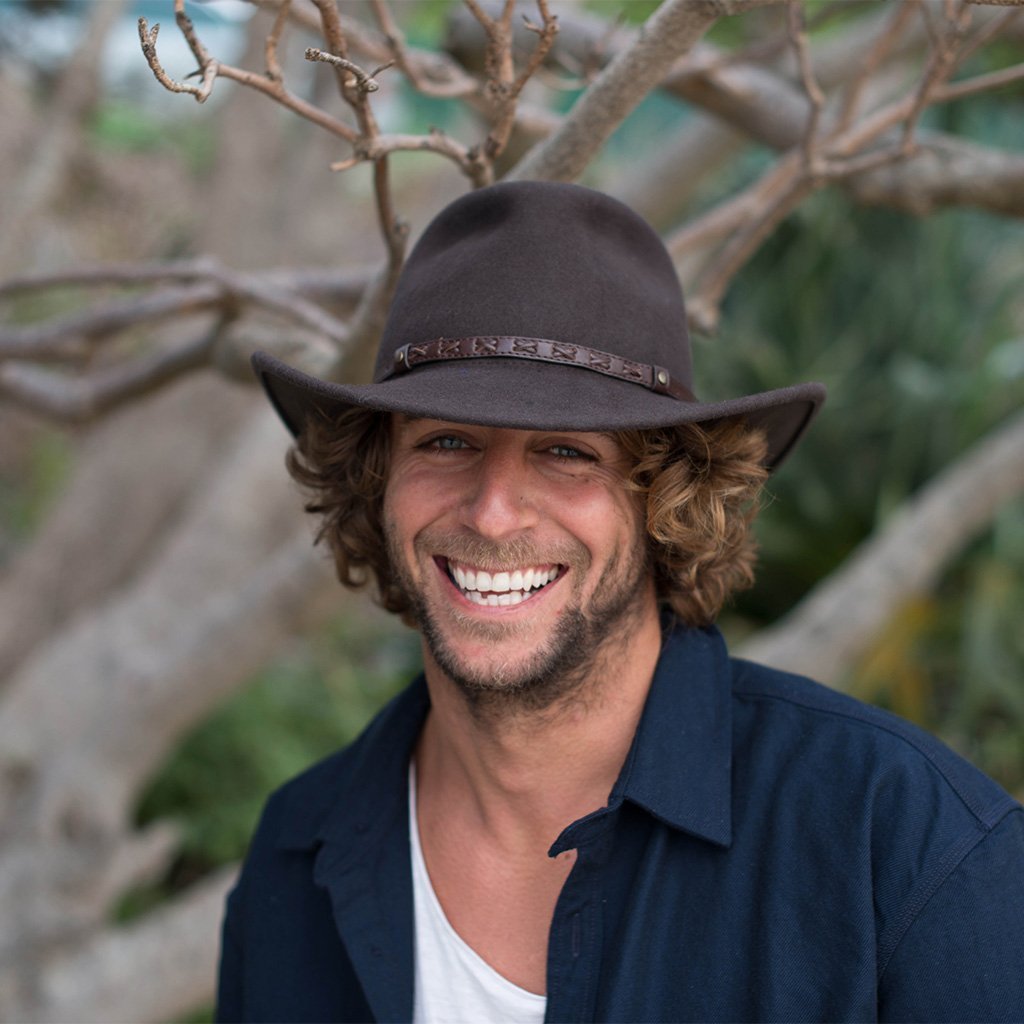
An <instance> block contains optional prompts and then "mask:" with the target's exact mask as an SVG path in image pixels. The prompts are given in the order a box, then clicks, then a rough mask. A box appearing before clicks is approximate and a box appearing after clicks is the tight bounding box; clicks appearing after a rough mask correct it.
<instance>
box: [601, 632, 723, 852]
mask: <svg viewBox="0 0 1024 1024" xmlns="http://www.w3.org/2000/svg"><path fill="white" fill-rule="evenodd" d="M663 635H664V639H663V646H662V651H661V657H660V658H659V659H658V665H657V668H656V669H655V672H654V679H653V680H652V682H651V689H650V693H649V694H648V697H647V703H646V705H645V706H644V711H643V715H642V716H641V718H640V725H639V726H638V728H637V732H636V736H635V738H634V740H633V745H632V747H631V749H630V752H629V755H628V756H627V758H626V762H625V764H624V765H623V767H622V772H621V773H620V775H619V779H618V781H617V782H616V784H615V786H614V788H613V789H612V793H611V798H610V800H609V806H611V807H614V806H616V805H617V803H619V802H621V801H622V800H624V799H625V800H629V801H631V802H632V803H634V804H637V805H639V806H640V807H643V808H644V809H645V810H647V811H648V812H650V813H651V814H653V815H654V816H655V817H656V818H658V819H659V820H661V821H664V822H665V823H666V824H668V825H671V826H672V827H673V828H677V829H680V830H682V831H684V832H688V833H690V834H692V835H695V836H698V837H700V838H703V839H707V840H709V841H710V842H713V843H717V844H718V845H720V846H728V845H729V844H730V842H731V841H732V813H731V812H732V799H731V796H732V714H731V711H732V701H731V697H732V686H731V673H730V668H729V657H728V653H727V651H726V648H725V642H724V641H723V640H722V636H721V634H720V633H719V632H718V630H717V629H716V628H715V627H713V626H712V627H709V628H707V629H686V628H683V627H681V626H675V627H674V628H671V627H670V628H666V629H665V631H664V634H663Z"/></svg>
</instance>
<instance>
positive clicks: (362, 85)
mask: <svg viewBox="0 0 1024 1024" xmlns="http://www.w3.org/2000/svg"><path fill="white" fill-rule="evenodd" d="M306 60H311V61H320V62H322V63H324V64H333V65H334V66H335V67H337V68H342V69H343V70H345V71H347V72H348V73H349V74H351V75H352V77H353V78H354V79H355V81H356V87H357V88H358V89H359V91H360V92H363V93H367V92H376V91H377V90H378V89H379V88H380V83H379V82H377V81H375V80H374V78H373V76H372V75H370V74H368V73H367V72H365V71H364V70H363V69H362V68H361V67H360V66H359V65H358V64H356V63H354V62H353V61H350V60H347V59H346V58H345V57H339V56H337V55H336V54H333V53H324V51H323V50H318V49H317V48H316V47H315V46H309V47H307V48H306ZM388 66H389V65H387V64H385V65H383V67H380V68H378V69H377V71H383V70H384V68H386V67H388ZM376 73H377V72H376V71H375V72H374V74H376Z"/></svg>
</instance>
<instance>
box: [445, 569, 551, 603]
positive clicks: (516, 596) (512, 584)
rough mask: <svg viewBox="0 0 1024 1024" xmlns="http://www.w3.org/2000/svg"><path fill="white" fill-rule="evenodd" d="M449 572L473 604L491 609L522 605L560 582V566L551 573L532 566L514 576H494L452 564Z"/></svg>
mask: <svg viewBox="0 0 1024 1024" xmlns="http://www.w3.org/2000/svg"><path fill="white" fill-rule="evenodd" d="M448 571H449V573H450V574H451V577H452V579H453V580H454V581H455V583H456V585H457V586H458V588H459V589H460V590H461V591H462V593H463V594H464V595H465V596H466V598H467V599H468V600H469V601H471V602H472V603H473V604H478V605H486V606H488V607H491V608H495V607H510V606H512V605H517V604H521V603H522V602H523V601H525V600H526V599H527V598H529V597H532V596H533V595H534V594H535V593H536V592H537V591H538V590H540V588H541V587H544V586H547V584H548V583H550V582H551V581H552V580H554V579H557V578H558V567H557V566H553V567H552V568H550V569H541V568H538V567H536V566H530V567H529V568H527V569H515V570H513V571H512V572H509V571H507V570H502V571H501V572H496V573H494V574H493V575H492V574H491V573H489V572H488V571H487V570H486V569H469V568H464V567H463V566H461V565H457V564H455V563H454V562H449V563H448Z"/></svg>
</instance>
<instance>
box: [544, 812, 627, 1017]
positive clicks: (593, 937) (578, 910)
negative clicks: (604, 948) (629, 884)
mask: <svg viewBox="0 0 1024 1024" xmlns="http://www.w3.org/2000/svg"><path fill="white" fill-rule="evenodd" d="M612 818H613V815H612V814H611V813H610V812H609V811H608V809H607V808H603V809H602V810H601V811H598V812H595V814H594V815H590V816H588V817H587V818H583V819H581V820H580V821H577V822H575V823H574V824H572V825H570V826H569V828H567V829H566V830H565V831H564V832H563V833H562V835H561V836H559V837H558V840H557V841H556V842H555V844H554V846H552V847H551V851H550V853H551V855H552V856H557V855H558V854H559V853H562V852H564V851H566V850H572V849H575V850H576V863H575V864H574V865H573V869H572V871H571V872H570V873H569V877H568V878H567V879H566V881H565V884H564V885H563V886H562V891H561V893H560V894H559V897H558V902H557V903H556V905H555V913H554V917H553V918H552V921H551V930H550V933H549V936H548V972H547V976H548V1002H547V1011H546V1013H545V1016H544V1019H545V1021H548V1022H558V1024H567V1022H570V1021H591V1020H593V1019H594V1007H595V1003H596V999H597V982H598V978H599V972H600V959H601V940H602V928H603V926H604V920H603V916H604V914H603V912H604V899H603V885H602V882H603V877H604V869H605V866H606V862H607V854H608V850H609V848H610V840H611V835H610V832H611V827H612V824H613V821H612Z"/></svg>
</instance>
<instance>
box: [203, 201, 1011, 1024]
mask: <svg viewBox="0 0 1024 1024" xmlns="http://www.w3.org/2000/svg"><path fill="white" fill-rule="evenodd" d="M255 365H256V368H257V371H258V373H259V375H260V377H261V379H262V382H263V384H264V386H265V388H266V390H267V392H268V394H269V396H270V398H271V400H272V401H273V403H274V405H275V407H276V408H277V410H278V412H279V413H280V414H281V416H282V418H283V419H284V421H285V423H286V424H287V426H288V427H289V428H290V429H291V430H292V432H293V433H294V434H296V435H297V437H298V439H299V441H298V447H297V451H295V452H293V454H292V456H291V457H290V467H291V470H292V472H293V474H294V475H295V476H296V478H297V479H298V480H300V481H301V482H302V483H303V484H304V485H305V486H306V487H307V488H309V490H310V492H311V494H312V497H311V500H310V503H309V506H308V508H309V509H310V510H312V511H315V512H317V513H319V514H320V515H321V516H322V527H321V537H322V538H324V539H326V540H327V541H328V543H329V544H330V546H331V548H332V551H333V553H334V557H335V561H336V564H337V567H338V572H339V576H340V578H341V579H342V581H343V582H344V583H346V584H348V585H358V584H359V583H361V582H364V581H366V580H372V581H373V582H374V583H375V584H376V586H377V589H378V592H379V597H380V600H381V602H382V603H383V604H384V606H385V607H386V608H388V609H390V610H391V611H393V612H396V613H398V614H401V615H403V616H404V617H405V618H406V619H407V621H409V622H410V623H412V624H413V625H415V627H416V628H417V629H418V630H419V631H420V633H421V635H422V646H423V661H424V675H423V677H421V678H420V679H417V680H416V681H414V682H413V683H412V685H411V686H410V688H409V689H408V690H407V691H406V692H405V693H403V694H402V695H401V696H399V697H398V698H397V699H396V700H395V701H393V702H392V703H391V704H390V705H389V706H388V707H387V708H385V710H384V711H383V712H382V713H381V714H380V715H379V716H378V717H377V719H376V720H375V721H374V722H373V723H372V724H371V725H370V726H369V727H368V729H367V730H366V732H365V733H364V734H363V736H362V737H361V738H360V739H359V740H357V741H356V743H355V744H353V745H352V746H351V747H350V748H349V749H347V750H345V751H342V752H341V753H339V754H337V755H335V756H334V757H332V758H330V759H328V760H327V761H325V762H323V763H321V764H319V765H317V766H315V767H314V768H312V769H310V770H309V771H308V772H307V773H305V774H304V775H303V776H302V777H300V778H299V779H297V780H295V781H293V782H292V783H290V784H289V785H287V786H285V787H284V788H283V789H282V790H281V791H280V792H278V793H277V794H275V796H274V797H272V798H271V800H270V802H269V804H268V806H267V809H266V811H265V813H264V816H263V820H262V822H261V824H260V827H259V830H258V832H257V835H256V837H255V839H254V841H253V845H252V848H251V851H250V854H249V857H248V859H247V863H246V866H245V869H244V871H243V873H242V877H241V880H240V882H239V884H238V887H237V889H236V890H235V892H234V893H233V894H232V896H231V898H230V900H229V907H228V914H227V918H226V922H225V930H224V951H223V958H222V965H221V991H220V1006H219V1014H220V1016H221V1018H222V1019H225V1020H267V1021H269V1020H274V1021H285V1020H287V1021H299V1020H305V1021H314V1020H316V1021H325V1020H350V1021H369V1020H379V1021H408V1020H416V1021H425V1022H434V1021H503V1020H508V1021H540V1020H545V1019H546V1020H549V1021H588V1020H603V1021H692V1020H699V1021H710V1020H728V1021H740V1020H745V1021H754V1020H758V1021H760V1020H814V1021H826V1020H827V1021H840V1020H842V1021H866V1020H876V1019H885V1020H919V1021H939V1020H1022V1019H1024V811H1022V809H1021V808H1020V806H1019V805H1018V804H1016V803H1015V802H1014V801H1013V800H1012V799H1011V798H1010V797H1009V796H1007V795H1006V794H1005V793H1003V792H1002V790H1000V789H999V787H998V786H996V785H995V784H994V783H992V782H991V781H989V780H988V779H986V778H985V777H984V776H982V775H981V774H980V773H978V772H977V771H975V770H974V769H973V768H971V767H970V766H969V765H967V764H965V763H964V762H962V761H960V760H959V759H958V758H957V757H956V756H955V755H953V754H952V753H951V752H950V751H948V750H947V749H946V748H944V747H943V746H942V745H941V744H939V743H938V742H937V741H935V740H933V739H931V738H930V737H928V736H926V735H924V734H922V733H921V732H919V731H917V730H916V729H914V728H913V727H911V726H909V725H907V724H906V723H903V722H901V721H899V720H898V719H895V718H893V717H892V716H889V715H886V714H884V713H882V712H880V711H876V710H874V709H871V708H868V707H865V706H863V705H860V704H858V703H856V702H855V701H852V700H850V699H849V698H846V697H843V696H841V695H839V694H835V693H833V692H831V691H829V690H826V689H824V688H822V687H819V686H817V685H815V684H813V683H811V682H809V681H807V680H803V679H799V678H796V677H793V676H790V675H786V674H783V673H779V672H775V671H772V670H769V669H767V668H764V667H761V666H757V665H753V664H747V663H743V662H738V661H731V660H730V659H729V657H728V655H727V653H726V651H725V647H724V645H723V642H722V639H721V637H720V635H719V634H718V633H717V631H716V630H715V628H714V626H713V625H712V620H713V619H714V617H715V615H716V613H717V611H718V609H719V608H720V606H721V604H722V602H723V600H724V599H725V598H726V597H727V596H728V594H729V593H730V592H731V591H732V590H734V589H735V588H736V587H738V586H741V585H743V584H744V583H746V582H749V578H750V575H751V563H752V558H751V545H750V541H749V536H748V526H749V520H750V509H751V507H752V505H753V502H754V501H755V499H756V495H757V492H758V488H759V486H760V485H761V483H762V482H763V480H764V478H765V476H766V475H767V473H768V472H769V471H770V470H771V469H773V468H774V467H775V466H777V465H778V463H779V462H780V461H781V460H782V458H783V457H784V456H785V455H786V454H787V453H788V452H789V451H790V449H791V448H792V446H793V445H794V444H795V443H796V441H797V439H798V438H799V436H800V435H801V433H802V432H803V430H804V429H805V428H806V426H807V424H808V423H809V421H810V419H811V418H812V416H813V415H814V413H815V411H816V409H817V408H818V406H819V405H820V403H821V402H822V400H823V398H824V392H823V389H822V388H821V386H820V385H816V384H804V385H799V386H796V387H792V388H786V389H782V390H779V391H772V392H767V393H764V394H759V395H754V396H748V397H743V398H738V399H731V400H727V401H722V402H718V403H702V402H700V401H698V400H697V399H696V398H695V396H694V395H693V394H692V392H691V384H690V364H689V341H688V338H687V335H686V328H685V314H684V309H683V302H682V296H681V294H680V291H679V286H678V282H677V279H676V276H675V273H674V271H673V268H672V265H671V262H670V260H669V258H668V255H667V253H666V252H665V250H664V248H663V247H662V245H661V243H660V241H659V240H658V238H657V236H656V235H655V233H654V232H653V231H652V230H651V229H650V228H649V227H648V226H647V225H646V224H645V223H644V222H643V221H641V220H640V219H639V218H638V217H636V216H635V215H634V214H633V213H632V212H631V211H629V210H628V209H626V208H625V207H623V206H622V205H621V204H619V203H617V202H615V201H613V200H611V199H609V198H607V197H605V196H602V195H600V194H598V193H595V192H592V191H590V190H587V189H583V188H579V187H576V186H571V185H553V184H542V183H516V184H502V185H497V186H494V187H491V188H488V189H482V190H480V191H478V192H475V193H472V194H470V195H467V196H465V197H463V198H462V199H460V200H458V201H457V202H456V203H454V204H452V205H451V206H450V207H448V208H447V209H446V210H444V211H443V212H442V213H441V214H440V215H439V216H438V217H437V219H436V220H435V221H434V223H433V224H431V225H430V227H429V228H428V229H427V231H426V232H425V233H424V235H423V238H422V239H421V241H420V242H419V243H418V245H417V247H416V248H415V250H414V252H413V253H412V255H411V256H410V259H409V261H408V265H407V267H406V269H405V271H404V272H403V275H402V279H401V281H400V283H399V286H398V289H397V294H396V297H395V300H394V303H393V307H392V310H391V314H390V318H389V322H388V325H387V327H386V329H385V332H384V336H383V340H382V343H381V349H380V355H379V358H378V362H377V369H376V374H375V382H374V383H373V384H369V385H365V386H346V385H338V384H333V383H328V382H324V381H320V380H316V379H314V378H311V377H308V376H306V375H304V374H301V373H299V372H298V371H296V370H294V369H292V368H290V367H287V366H285V365H284V364H282V363H280V362H279V361H277V360H276V359H273V358H271V357H269V356H265V355H258V356H257V357H256V359H255Z"/></svg>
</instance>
